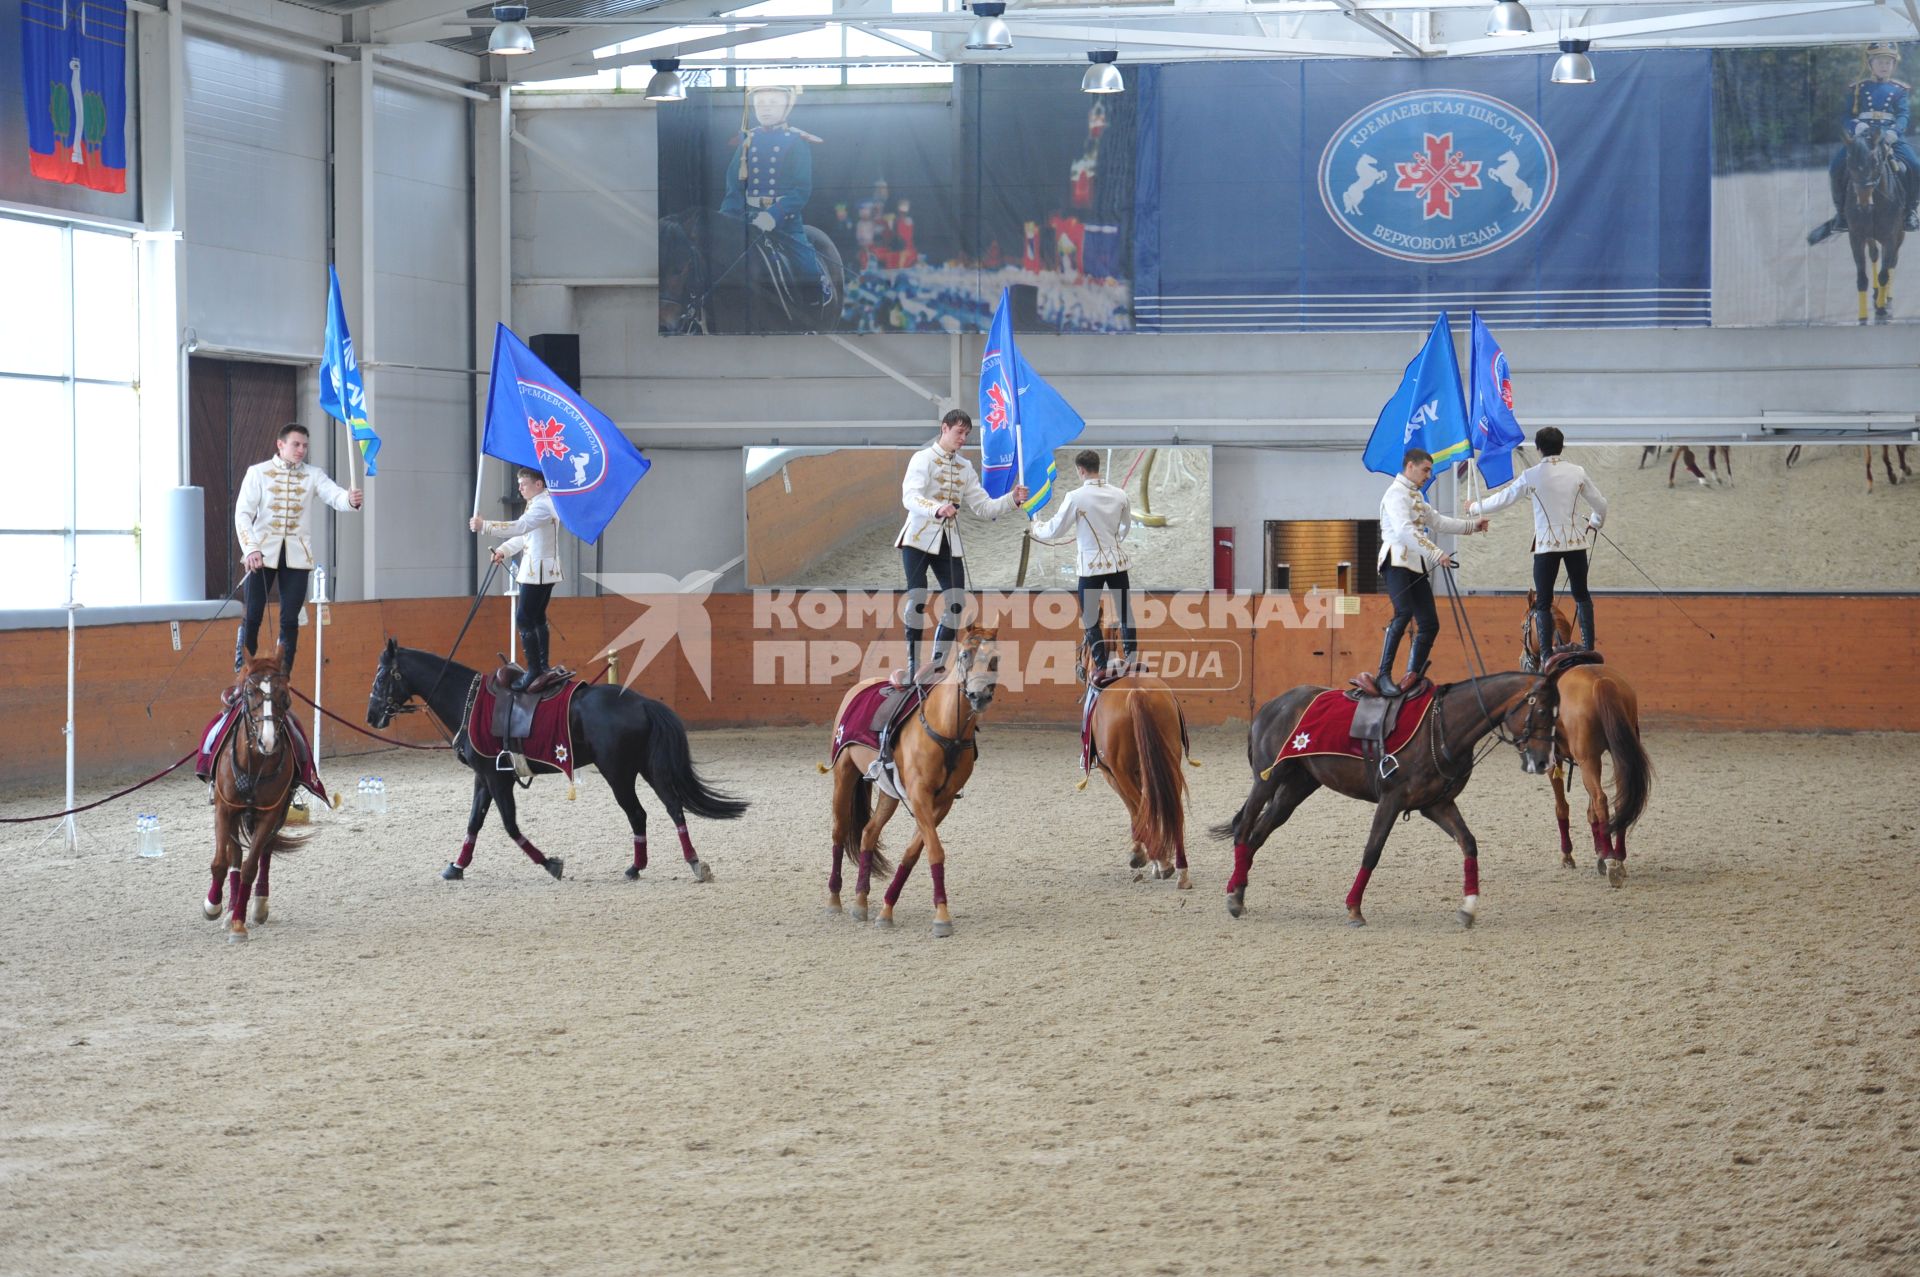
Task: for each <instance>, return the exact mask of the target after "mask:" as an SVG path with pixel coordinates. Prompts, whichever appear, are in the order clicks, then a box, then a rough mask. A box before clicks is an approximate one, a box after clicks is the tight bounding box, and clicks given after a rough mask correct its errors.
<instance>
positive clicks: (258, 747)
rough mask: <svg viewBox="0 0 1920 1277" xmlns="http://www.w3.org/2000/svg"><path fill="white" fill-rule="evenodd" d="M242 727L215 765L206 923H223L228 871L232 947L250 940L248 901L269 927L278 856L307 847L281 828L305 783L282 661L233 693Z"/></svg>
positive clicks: (243, 678) (276, 657)
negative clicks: (271, 879) (272, 871)
mask: <svg viewBox="0 0 1920 1277" xmlns="http://www.w3.org/2000/svg"><path fill="white" fill-rule="evenodd" d="M232 696H233V702H234V704H235V706H236V707H237V708H236V713H237V714H238V715H239V721H238V722H236V723H234V725H233V726H232V727H231V728H229V729H228V731H227V743H226V745H225V747H224V748H222V749H221V751H220V753H219V756H218V757H216V758H215V759H214V761H213V866H212V869H211V876H212V882H211V883H210V884H209V885H208V887H207V899H206V903H205V904H204V905H203V906H202V908H203V910H204V912H205V913H206V915H207V917H208V918H210V919H212V918H218V917H219V916H220V888H221V871H222V870H224V871H225V872H226V889H227V895H228V898H229V907H230V909H231V914H232V916H231V918H230V919H229V921H228V923H227V941H228V943H234V942H237V941H241V940H245V939H246V938H247V900H248V898H249V897H253V920H254V922H255V923H262V922H265V921H266V920H267V868H268V865H269V863H270V862H271V860H272V858H273V853H274V852H276V851H292V850H293V849H295V848H296V847H298V846H300V844H301V843H302V842H304V841H305V839H304V838H302V837H297V836H295V835H293V834H289V833H287V832H286V831H285V829H283V828H282V826H284V825H285V824H286V823H287V806H288V804H290V803H291V802H292V801H293V791H294V788H295V786H296V785H297V784H298V783H299V768H298V765H297V764H296V763H295V761H294V756H293V740H292V738H291V728H290V727H289V726H288V725H289V724H290V723H291V721H292V719H291V714H292V712H293V706H292V700H291V698H290V697H289V696H288V694H287V678H286V675H285V674H284V673H282V672H281V654H280V652H279V650H278V649H276V650H275V651H274V653H273V655H272V656H265V657H256V658H254V659H253V660H251V661H249V662H248V663H247V668H246V669H245V670H244V671H243V672H242V673H241V675H240V678H239V680H238V681H237V682H235V683H234V686H233V692H232Z"/></svg>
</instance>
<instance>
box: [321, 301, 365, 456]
mask: <svg viewBox="0 0 1920 1277" xmlns="http://www.w3.org/2000/svg"><path fill="white" fill-rule="evenodd" d="M320 411H322V412H324V413H326V414H327V415H328V416H329V417H332V418H333V419H334V420H335V421H338V422H342V423H344V424H345V425H346V427H347V429H348V431H349V432H350V433H351V434H352V435H353V441H354V442H355V443H357V444H359V445H360V455H361V456H362V457H363V458H365V459H366V463H367V478H369V479H371V478H373V477H374V476H375V475H377V474H379V473H380V472H379V471H378V470H376V469H374V465H373V459H374V458H375V457H377V456H379V455H380V436H379V435H377V434H375V433H374V432H373V427H372V426H371V425H369V424H367V391H366V387H365V386H364V385H363V384H362V383H361V381H360V361H359V360H358V359H355V358H354V355H353V334H352V333H350V332H348V331H347V310H346V307H345V306H344V305H343V304H342V303H341V301H340V275H339V272H337V271H335V270H334V268H333V266H332V265H331V264H329V265H328V266H327V336H326V345H325V347H324V348H323V349H322V350H321V352H320Z"/></svg>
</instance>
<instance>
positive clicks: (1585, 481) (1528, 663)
mask: <svg viewBox="0 0 1920 1277" xmlns="http://www.w3.org/2000/svg"><path fill="white" fill-rule="evenodd" d="M1533 446H1534V447H1536V448H1538V449H1539V450H1540V455H1541V456H1542V457H1544V458H1546V460H1544V461H1542V462H1541V463H1540V464H1539V465H1537V466H1534V467H1532V468H1530V469H1528V470H1525V471H1523V472H1522V473H1521V474H1520V477H1519V478H1517V479H1515V480H1514V481H1513V482H1512V483H1510V484H1508V485H1507V486H1506V487H1504V488H1502V489H1500V491H1498V492H1496V493H1494V494H1493V495H1492V496H1490V497H1486V498H1484V499H1483V500H1480V501H1475V502H1473V503H1472V504H1471V505H1469V506H1468V507H1467V513H1468V514H1469V515H1475V516H1478V515H1483V514H1493V513H1495V512H1496V511H1499V510H1504V509H1506V508H1507V507H1508V506H1510V505H1512V504H1513V503H1514V502H1516V501H1518V500H1519V499H1520V496H1521V494H1522V493H1530V494H1532V496H1533V613H1532V617H1531V623H1532V625H1533V627H1534V629H1533V633H1534V637H1535V639H1536V640H1537V643H1538V646H1534V647H1532V651H1537V652H1539V653H1540V660H1541V662H1543V663H1544V662H1545V660H1546V658H1547V657H1549V656H1551V655H1553V587H1554V583H1555V582H1556V581H1557V580H1558V579H1559V576H1560V566H1561V565H1562V564H1565V565H1566V569H1567V591H1568V593H1570V594H1572V595H1573V613H1574V615H1575V616H1576V617H1578V618H1579V621H1580V642H1579V643H1578V644H1577V645H1576V649H1577V650H1580V651H1586V652H1591V651H1592V650H1593V595H1591V594H1590V593H1588V592H1587V538H1588V536H1589V535H1590V533H1589V532H1588V531H1587V528H1592V529H1594V530H1596V531H1597V530H1598V529H1599V528H1600V527H1601V526H1603V525H1604V524H1605V523H1606V521H1607V499H1606V498H1605V497H1603V496H1601V495H1600V489H1599V487H1598V486H1596V485H1595V484H1594V482H1593V480H1592V479H1590V478H1588V477H1587V472H1586V471H1585V470H1584V469H1582V468H1581V467H1579V466H1576V465H1574V464H1573V463H1572V462H1571V461H1568V460H1567V459H1566V458H1565V457H1562V456H1561V455H1560V454H1561V452H1562V451H1564V450H1565V448H1566V446H1567V440H1566V436H1565V435H1563V434H1561V433H1560V431H1559V430H1558V429H1556V428H1555V427H1553V426H1548V427H1546V428H1545V429H1543V430H1541V431H1539V432H1538V433H1537V434H1535V435H1534V436H1533ZM1727 465H1728V468H1729V469H1731V468H1732V465H1733V462H1732V461H1731V460H1729V461H1728V462H1727ZM1701 482H1703V483H1704V482H1706V481H1705V480H1704V479H1703V480H1701ZM1582 497H1585V498H1586V501H1587V506H1588V508H1589V509H1590V510H1591V511H1592V513H1591V514H1590V515H1588V516H1587V523H1586V526H1585V527H1582V526H1580V525H1579V523H1578V519H1577V516H1576V513H1575V503H1576V502H1577V501H1578V500H1579V499H1580V498H1582ZM1532 661H1533V657H1532V656H1531V655H1530V654H1528V653H1525V652H1523V653H1522V655H1521V658H1520V664H1521V668H1523V669H1525V670H1527V671H1528V672H1532V671H1533V669H1534V668H1535V666H1534V665H1533V664H1532Z"/></svg>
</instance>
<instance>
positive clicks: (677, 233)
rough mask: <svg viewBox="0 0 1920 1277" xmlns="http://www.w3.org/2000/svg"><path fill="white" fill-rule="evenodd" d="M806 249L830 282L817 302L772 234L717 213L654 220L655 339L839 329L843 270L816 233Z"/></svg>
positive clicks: (810, 284)
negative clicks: (657, 262) (657, 271)
mask: <svg viewBox="0 0 1920 1277" xmlns="http://www.w3.org/2000/svg"><path fill="white" fill-rule="evenodd" d="M806 233H807V242H808V243H809V244H811V245H813V251H814V252H815V253H817V254H819V257H820V264H821V265H822V266H824V267H825V268H826V270H827V274H828V276H829V277H830V278H831V279H832V280H833V297H832V298H831V299H830V300H822V299H821V296H820V285H819V281H818V280H817V279H815V278H813V277H812V276H809V275H805V274H802V273H800V272H798V271H796V270H795V269H794V264H793V258H792V250H791V248H790V247H789V246H788V245H787V244H786V242H785V241H784V240H782V239H781V237H780V236H778V235H773V234H768V233H767V232H764V231H761V230H760V229H758V228H757V227H754V226H752V225H750V224H749V223H747V222H744V221H742V220H740V219H739V218H737V217H729V216H727V215H726V214H724V213H715V212H708V211H705V210H701V209H690V210H689V211H687V212H684V213H676V214H674V215H673V216H671V217H663V218H661V219H660V331H661V332H663V333H693V332H706V333H818V332H830V331H832V330H833V329H836V328H838V327H840V313H841V307H842V306H843V305H844V304H845V302H846V296H847V275H846V267H845V265H844V264H843V263H842V262H841V260H840V250H839V249H838V248H836V247H834V243H833V241H832V240H831V239H829V238H828V237H827V233H826V232H825V231H823V230H821V229H820V228H819V227H817V226H809V227H806Z"/></svg>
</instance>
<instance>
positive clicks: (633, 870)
mask: <svg viewBox="0 0 1920 1277" xmlns="http://www.w3.org/2000/svg"><path fill="white" fill-rule="evenodd" d="M626 874H627V881H628V882H639V881H640V866H639V865H628V866H627V869H626Z"/></svg>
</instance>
